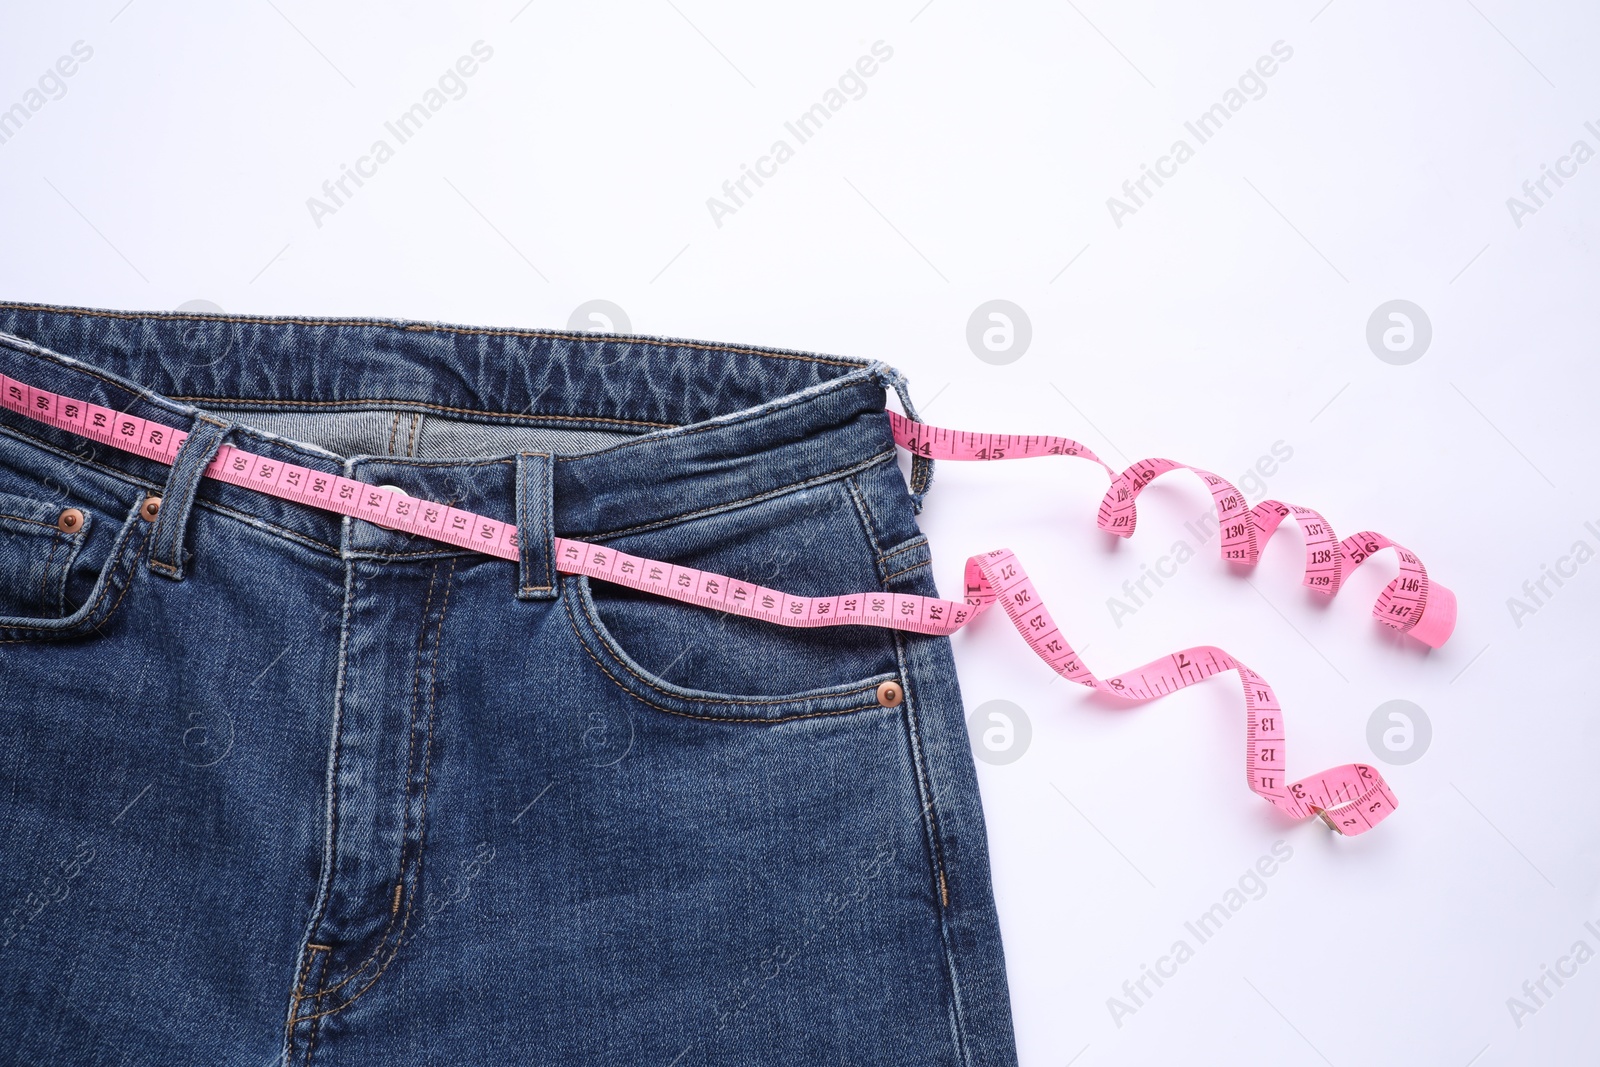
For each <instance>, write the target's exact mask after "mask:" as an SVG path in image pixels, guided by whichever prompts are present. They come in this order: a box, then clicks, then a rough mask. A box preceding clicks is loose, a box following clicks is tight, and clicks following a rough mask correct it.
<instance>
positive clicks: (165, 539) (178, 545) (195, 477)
mask: <svg viewBox="0 0 1600 1067" xmlns="http://www.w3.org/2000/svg"><path fill="white" fill-rule="evenodd" d="M232 430H233V423H231V422H220V421H218V420H217V419H214V418H212V417H211V416H209V415H205V414H199V415H196V416H195V423H194V428H193V429H191V430H190V431H189V436H188V437H186V438H185V439H184V442H183V444H182V445H181V446H179V448H178V454H177V455H176V456H175V457H173V461H172V472H171V473H170V474H168V475H167V486H166V488H165V489H163V490H162V491H161V509H160V511H159V512H157V513H156V522H155V529H153V530H151V531H150V569H151V570H153V571H155V572H156V573H157V574H163V575H166V576H167V577H168V578H171V579H173V580H174V581H182V580H183V564H184V561H185V560H186V558H187V557H188V556H189V555H190V553H189V552H187V551H186V550H185V548H184V541H185V540H186V530H187V528H188V525H189V509H190V507H191V506H193V504H194V496H195V491H196V490H197V489H198V488H199V485H200V476H201V475H202V474H203V473H205V469H206V467H207V466H209V465H210V463H211V461H212V460H213V459H215V458H216V455H217V449H219V448H221V447H222V440H223V438H225V437H227V436H228V434H229V432H230V431H232Z"/></svg>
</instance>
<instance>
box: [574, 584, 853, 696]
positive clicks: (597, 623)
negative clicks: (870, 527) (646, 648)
mask: <svg viewBox="0 0 1600 1067" xmlns="http://www.w3.org/2000/svg"><path fill="white" fill-rule="evenodd" d="M576 577H577V579H578V581H580V582H582V583H583V585H584V593H585V596H584V598H583V613H584V614H585V615H587V616H589V621H590V623H591V625H592V626H593V628H594V629H595V631H596V635H597V636H599V637H601V638H602V641H601V644H602V646H615V647H606V653H607V655H609V656H610V657H611V658H612V659H613V660H615V661H616V663H617V666H619V667H621V668H622V669H623V670H625V671H627V672H628V673H629V674H631V675H633V676H634V677H635V678H637V679H639V681H641V682H643V683H644V684H645V685H647V686H649V687H650V688H651V689H654V690H655V691H656V692H658V693H660V694H661V695H662V696H664V697H667V698H668V699H670V700H692V701H694V702H695V703H697V704H749V705H757V704H803V703H808V702H810V701H812V700H823V699H827V698H828V697H834V696H840V697H847V696H853V695H855V694H856V693H865V692H866V691H867V690H869V689H871V690H873V691H874V692H876V691H877V688H878V683H876V682H871V683H868V684H866V685H863V686H859V687H857V688H855V689H841V690H837V691H833V690H830V691H828V692H826V693H823V694H819V695H818V696H812V697H808V696H805V695H804V694H796V695H794V696H784V697H762V698H760V699H749V700H739V699H735V698H732V697H726V698H724V697H698V696H691V695H689V694H688V693H675V692H673V691H672V690H670V689H666V688H663V687H662V686H660V685H657V684H656V683H655V682H653V681H651V680H650V679H649V678H647V677H645V676H644V675H642V674H640V673H639V672H638V671H636V670H634V669H633V668H632V667H631V666H629V665H628V661H627V660H625V659H623V658H622V657H621V656H619V655H617V650H618V649H620V647H621V646H620V645H617V644H616V639H615V638H612V637H610V631H608V630H607V629H606V625H605V623H604V622H602V621H601V619H600V616H599V613H598V612H597V611H596V610H595V604H594V601H593V598H592V597H590V596H589V595H587V594H588V578H589V576H588V575H586V574H583V575H577V576H576Z"/></svg>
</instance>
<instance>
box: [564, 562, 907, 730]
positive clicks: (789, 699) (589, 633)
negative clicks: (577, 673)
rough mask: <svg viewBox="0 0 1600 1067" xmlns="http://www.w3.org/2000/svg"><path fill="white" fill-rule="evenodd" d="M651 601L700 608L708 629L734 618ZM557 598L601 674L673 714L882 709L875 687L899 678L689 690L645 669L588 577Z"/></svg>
mask: <svg viewBox="0 0 1600 1067" xmlns="http://www.w3.org/2000/svg"><path fill="white" fill-rule="evenodd" d="M655 599H656V603H657V604H660V603H669V604H672V605H673V606H674V607H677V608H683V609H685V610H688V611H698V612H702V613H704V614H705V616H706V617H707V625H708V626H711V627H714V626H715V620H716V619H718V618H723V619H728V618H736V617H734V616H726V615H722V614H720V613H718V612H715V611H712V610H711V609H709V608H700V607H695V606H693V605H686V604H678V603H677V602H675V601H663V600H662V599H661V598H655ZM561 600H562V602H563V605H564V607H565V609H566V612H567V614H568V616H569V617H570V618H571V620H572V629H573V632H574V634H576V636H577V638H578V642H579V644H581V645H582V646H583V648H584V651H585V652H587V653H588V654H589V658H590V659H591V660H593V662H594V664H595V666H596V667H597V668H598V669H599V670H600V672H601V673H602V674H604V675H605V676H606V677H607V678H609V679H610V680H611V681H612V682H613V683H615V684H616V685H617V686H619V687H620V688H621V689H623V690H624V691H626V692H627V693H629V694H630V695H632V696H633V697H634V698H636V699H637V700H639V701H640V702H641V703H644V704H647V705H649V706H650V707H653V708H655V709H656V710H658V711H664V712H668V713H669V714H672V715H679V716H683V717H685V718H691V719H706V720H712V721H725V722H754V723H778V722H789V721H792V720H795V719H810V718H819V717H822V716H831V715H845V714H849V713H851V712H861V711H869V710H883V705H881V704H880V703H879V702H878V687H879V686H880V685H882V684H883V683H884V682H889V681H897V680H898V679H899V675H898V673H897V672H896V671H895V670H894V669H892V668H891V669H886V670H883V671H881V672H879V673H877V674H874V675H872V676H871V677H866V678H857V679H854V680H851V681H847V682H842V683H839V684H837V685H829V686H822V687H817V688H810V689H804V690H801V691H798V692H792V693H782V694H777V695H767V694H733V693H722V692H711V691H706V690H701V689H690V688H688V687H686V686H681V685H677V684H674V683H673V682H670V681H668V680H666V679H665V678H663V677H661V676H660V675H658V674H655V673H653V672H651V671H649V670H647V669H646V668H645V667H644V666H642V665H641V664H640V663H639V662H638V661H637V660H636V659H635V658H634V657H633V656H632V655H630V654H629V653H628V652H627V650H626V649H624V648H623V646H622V645H621V644H619V643H618V642H617V640H616V638H615V637H613V636H612V634H611V631H610V630H609V629H608V628H607V626H606V623H605V622H604V621H603V620H602V618H601V616H600V611H599V609H598V606H597V605H596V602H595V599H594V595H593V591H592V589H591V587H590V582H589V578H588V577H587V576H585V575H581V574H580V575H572V576H568V577H567V578H564V579H563V580H562V590H561ZM737 621H738V622H741V623H744V622H750V623H751V624H752V625H756V626H771V627H772V629H774V630H778V631H782V630H783V629H784V628H783V627H779V626H776V625H775V624H772V623H762V622H755V621H754V620H746V619H737ZM792 632H798V633H804V634H810V635H815V634H824V633H827V629H826V628H821V629H814V630H801V631H792ZM889 663H891V664H892V663H893V660H892V659H890V660H889Z"/></svg>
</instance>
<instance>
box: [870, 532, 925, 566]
mask: <svg viewBox="0 0 1600 1067" xmlns="http://www.w3.org/2000/svg"><path fill="white" fill-rule="evenodd" d="M927 543H928V539H927V537H925V536H920V535H919V536H917V537H913V538H912V539H911V540H909V541H907V542H906V543H905V544H903V545H901V546H900V547H899V548H896V549H892V550H890V551H888V552H885V553H884V554H883V555H881V556H879V557H878V562H879V563H887V562H889V560H891V559H893V558H894V557H896V556H898V555H899V554H900V553H902V552H910V551H911V550H912V549H913V548H921V547H922V546H923V545H925V544H927Z"/></svg>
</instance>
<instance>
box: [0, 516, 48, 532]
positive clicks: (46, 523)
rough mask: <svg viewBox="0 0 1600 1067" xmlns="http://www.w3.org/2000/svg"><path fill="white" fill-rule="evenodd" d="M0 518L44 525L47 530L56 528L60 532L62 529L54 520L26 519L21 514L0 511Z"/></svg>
mask: <svg viewBox="0 0 1600 1067" xmlns="http://www.w3.org/2000/svg"><path fill="white" fill-rule="evenodd" d="M0 519H16V520H17V521H18V522H26V523H31V524H33V525H34V526H43V527H44V528H45V529H46V530H54V531H56V532H57V533H59V532H60V530H61V528H60V527H59V526H57V525H56V524H55V523H53V522H40V521H39V520H38V519H25V518H23V517H22V516H21V515H10V514H7V513H5V512H0Z"/></svg>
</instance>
